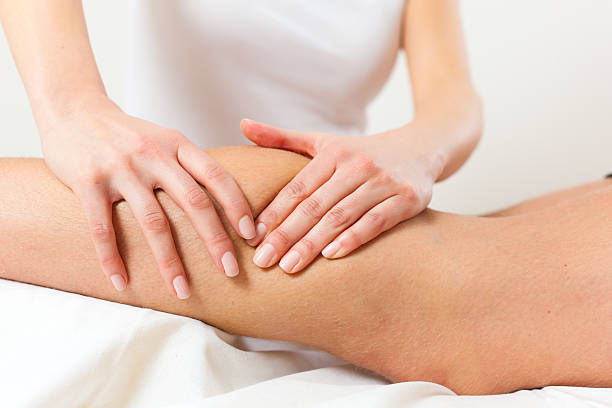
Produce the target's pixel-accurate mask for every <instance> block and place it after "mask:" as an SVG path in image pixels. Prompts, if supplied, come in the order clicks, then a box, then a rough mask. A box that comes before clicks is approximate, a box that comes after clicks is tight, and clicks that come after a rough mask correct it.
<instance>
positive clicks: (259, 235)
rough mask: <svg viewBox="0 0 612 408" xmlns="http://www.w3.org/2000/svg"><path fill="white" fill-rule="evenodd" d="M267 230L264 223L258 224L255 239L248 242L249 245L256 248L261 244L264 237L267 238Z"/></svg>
mask: <svg viewBox="0 0 612 408" xmlns="http://www.w3.org/2000/svg"><path fill="white" fill-rule="evenodd" d="M267 230H268V228H266V225H265V224H264V223H263V222H258V223H257V226H256V227H255V238H253V239H250V240H248V241H247V244H249V245H250V246H255V245H257V244H259V242H260V241H261V240H262V239H263V237H265V236H266V231H267Z"/></svg>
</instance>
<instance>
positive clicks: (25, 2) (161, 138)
mask: <svg viewBox="0 0 612 408" xmlns="http://www.w3.org/2000/svg"><path fill="white" fill-rule="evenodd" d="M0 21H2V25H3V27H4V30H5V32H6V35H7V38H8V40H9V45H10V47H11V50H12V52H13V56H14V58H15V62H16V64H17V67H18V69H19V72H20V74H21V77H22V79H23V82H24V84H25V87H26V91H27V93H28V96H29V99H30V104H31V106H32V111H33V113H34V118H35V120H36V124H37V125H38V129H39V132H40V136H41V142H42V150H43V154H44V157H45V161H46V163H47V165H48V166H49V168H50V169H51V170H52V171H53V173H54V174H55V175H56V176H57V177H58V178H59V179H60V180H61V181H62V182H63V183H64V184H65V185H66V186H68V187H69V188H70V189H72V190H73V191H74V193H75V194H76V195H77V197H78V198H79V199H80V201H81V205H82V206H83V209H84V210H85V215H86V217H87V221H88V226H89V230H90V231H91V232H90V234H91V239H93V242H94V245H95V248H96V252H97V255H98V259H99V260H100V264H101V266H102V271H103V272H104V273H105V274H106V276H107V278H108V279H109V280H110V282H112V284H113V285H114V286H115V288H116V289H117V290H119V291H121V290H124V289H125V287H126V285H127V283H128V275H127V272H126V269H125V265H124V262H123V260H122V258H121V256H120V254H119V252H118V249H117V243H116V236H115V229H114V227H113V222H112V204H113V203H114V202H116V201H119V200H121V199H125V200H126V201H127V202H128V204H129V205H130V207H131V208H132V210H133V211H134V214H136V217H137V219H138V221H139V224H140V225H141V228H142V229H143V231H144V232H145V236H146V238H147V242H148V243H149V245H150V246H151V248H152V249H153V255H154V257H155V259H156V261H157V264H158V267H159V270H160V272H161V274H162V276H163V277H164V281H165V284H166V286H167V287H168V290H169V291H170V292H171V293H173V294H174V295H176V296H177V297H179V298H182V299H184V298H187V297H189V294H190V291H189V286H188V285H187V281H186V279H185V272H184V267H183V264H182V262H181V260H180V258H179V256H178V253H177V251H176V248H175V244H174V240H173V237H172V234H171V233H170V230H169V228H168V222H167V220H166V217H165V216H164V214H163V212H162V210H161V207H160V205H159V203H158V201H157V200H156V198H155V196H154V194H153V189H154V188H157V187H161V188H163V189H164V191H166V192H167V193H168V194H170V196H171V197H172V199H173V200H174V201H175V202H177V203H178V204H179V205H180V207H181V208H182V209H183V211H185V212H186V213H187V214H188V215H189V218H190V220H191V222H192V223H193V224H194V225H195V226H196V228H197V230H198V233H199V235H200V237H201V238H202V239H203V241H204V242H205V243H206V244H207V250H208V251H209V252H210V253H211V255H212V257H213V259H214V260H215V264H216V266H217V268H218V269H220V270H222V271H224V272H225V273H226V274H227V275H228V276H235V275H237V274H238V265H237V263H236V259H235V251H234V248H233V245H232V242H231V240H230V239H229V236H228V235H227V233H226V231H225V230H224V229H223V226H222V224H221V221H220V219H219V217H218V215H217V213H216V212H215V210H214V208H213V206H212V201H211V200H210V198H209V196H208V195H207V194H206V193H205V192H204V191H203V190H202V189H201V188H200V186H198V183H200V184H202V185H204V186H206V187H207V188H208V191H209V192H211V193H212V195H214V197H215V198H216V199H217V201H218V202H219V203H220V204H221V206H222V207H223V209H224V210H225V211H226V212H227V214H228V217H229V220H230V224H231V226H232V227H233V228H234V229H235V230H236V231H239V232H240V234H241V236H242V237H244V238H251V237H253V236H254V235H255V229H254V225H253V220H252V215H251V211H250V208H249V207H248V204H247V202H246V200H245V198H244V196H243V195H242V192H241V191H240V190H239V189H238V187H237V185H236V183H235V182H234V180H233V179H232V178H231V177H230V176H229V174H228V173H227V172H226V171H225V170H224V169H223V168H222V167H220V166H219V165H218V163H216V162H215V161H214V160H212V159H211V158H210V157H209V156H208V155H206V153H204V152H202V151H201V150H200V149H198V148H197V147H196V146H195V145H194V144H193V143H192V142H190V141H189V140H188V139H187V138H186V137H185V136H183V135H182V134H180V133H179V132H177V131H176V130H172V129H165V128H163V127H160V126H157V125H155V124H153V123H150V122H147V121H144V120H140V119H138V118H134V117H131V116H129V115H126V114H125V113H124V112H123V111H121V109H119V107H118V106H117V105H115V104H114V103H113V102H112V101H111V100H110V99H109V98H108V97H107V95H106V91H105V89H104V85H103V83H102V79H101V78H100V74H99V72H98V68H97V66H96V63H95V60H94V56H93V53H92V50H91V46H90V44H89V38H88V34H87V28H86V25H85V18H84V16H83V8H82V3H81V1H80V0H45V1H39V0H19V1H11V0H0ZM196 180H197V182H196Z"/></svg>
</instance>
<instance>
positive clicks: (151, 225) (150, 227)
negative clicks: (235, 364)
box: [143, 209, 168, 232]
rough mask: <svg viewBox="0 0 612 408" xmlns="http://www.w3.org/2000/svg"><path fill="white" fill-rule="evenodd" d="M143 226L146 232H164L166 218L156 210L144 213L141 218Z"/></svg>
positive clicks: (166, 226)
mask: <svg viewBox="0 0 612 408" xmlns="http://www.w3.org/2000/svg"><path fill="white" fill-rule="evenodd" d="M143 224H144V226H145V228H146V229H147V231H151V232H164V231H166V230H167V229H168V223H167V222H166V217H164V214H162V212H161V210H158V209H153V210H148V211H146V212H145V214H144V216H143Z"/></svg>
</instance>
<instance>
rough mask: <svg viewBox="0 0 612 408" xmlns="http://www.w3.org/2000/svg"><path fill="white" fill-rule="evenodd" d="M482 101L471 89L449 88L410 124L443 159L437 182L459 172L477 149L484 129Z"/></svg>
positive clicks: (421, 109) (431, 100) (434, 98)
mask: <svg viewBox="0 0 612 408" xmlns="http://www.w3.org/2000/svg"><path fill="white" fill-rule="evenodd" d="M482 117H483V114H482V101H481V99H480V96H479V95H478V94H477V93H476V92H475V91H474V90H473V89H472V88H469V89H462V88H459V87H456V88H453V87H449V88H448V89H446V90H445V91H444V92H441V93H440V94H438V95H437V96H435V97H433V96H432V97H431V98H429V100H428V101H427V103H422V104H421V105H420V106H419V109H417V110H416V113H415V118H414V120H413V121H412V122H411V123H410V124H409V125H407V127H409V128H410V129H411V130H410V132H414V133H416V134H419V135H421V137H420V139H421V140H423V141H425V142H426V145H428V146H430V149H431V150H432V151H434V152H435V154H437V155H439V156H440V158H439V159H440V160H442V164H443V169H442V171H441V173H440V174H439V175H438V177H437V179H436V181H440V180H443V179H445V178H447V177H448V176H450V175H452V174H453V173H454V172H455V171H457V170H458V169H459V168H460V167H461V166H462V165H463V164H464V163H465V161H466V160H467V159H468V157H469V156H470V155H471V153H472V152H473V151H474V149H475V148H476V145H477V144H478V142H479V140H480V137H481V135H482V129H483V119H482Z"/></svg>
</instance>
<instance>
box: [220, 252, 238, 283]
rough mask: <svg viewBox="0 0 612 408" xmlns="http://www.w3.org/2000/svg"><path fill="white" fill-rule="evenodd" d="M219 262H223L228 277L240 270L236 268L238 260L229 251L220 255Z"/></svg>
mask: <svg viewBox="0 0 612 408" xmlns="http://www.w3.org/2000/svg"><path fill="white" fill-rule="evenodd" d="M221 263H222V264H223V270H224V271H225V274H226V275H227V276H229V277H230V278H233V277H234V276H236V275H238V273H239V272H240V271H239V269H238V261H236V257H235V256H234V254H232V253H231V252H226V253H224V254H223V256H222V257H221Z"/></svg>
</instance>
